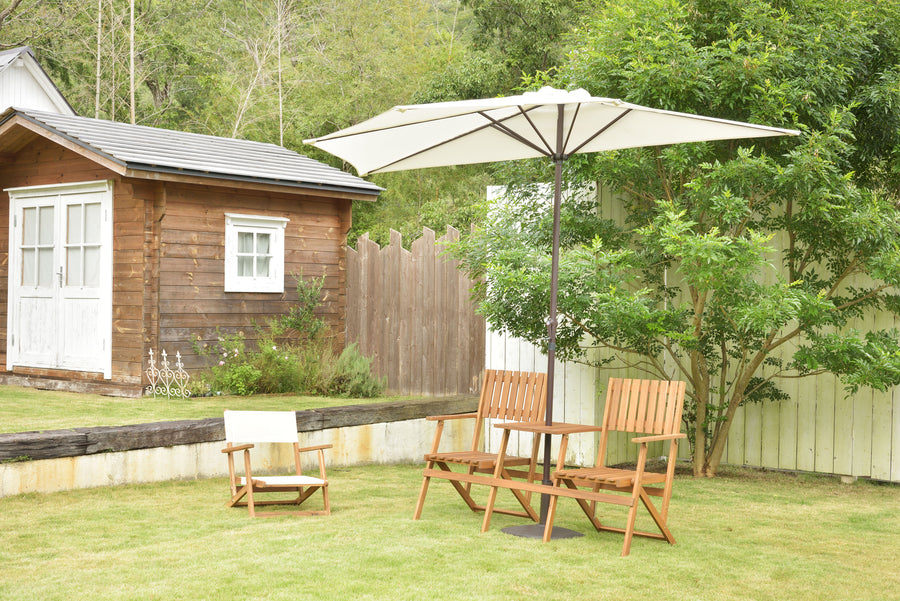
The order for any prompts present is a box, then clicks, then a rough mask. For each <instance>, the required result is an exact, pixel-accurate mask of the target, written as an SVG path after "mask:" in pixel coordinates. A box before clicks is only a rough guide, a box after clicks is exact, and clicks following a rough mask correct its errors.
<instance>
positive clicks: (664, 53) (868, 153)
mask: <svg viewBox="0 0 900 601" xmlns="http://www.w3.org/2000/svg"><path fill="white" fill-rule="evenodd" d="M898 9H900V6H898V3H897V2H895V1H891V2H882V3H871V2H865V1H863V0H859V1H853V2H849V3H844V4H842V5H841V6H840V7H838V6H836V5H833V4H831V3H829V2H825V1H824V0H823V1H820V0H791V1H785V2H774V1H773V2H768V1H766V0H748V1H747V2H743V3H731V2H728V1H726V0H696V1H694V2H679V1H675V0H648V1H647V2H642V3H634V2H625V1H620V0H611V1H610V2H608V3H604V4H603V5H602V6H599V7H598V8H597V12H596V13H595V14H594V15H593V16H592V17H591V18H590V20H589V23H588V24H587V26H586V27H584V28H583V29H582V30H580V32H579V33H578V34H577V35H576V36H575V38H574V50H573V52H572V53H571V54H570V59H569V61H568V62H567V63H566V64H565V65H564V66H563V68H562V69H561V73H560V76H559V78H558V80H557V83H558V84H559V85H562V86H570V87H585V88H586V89H588V90H590V91H591V92H593V93H594V94H595V95H599V96H613V97H622V98H623V99H625V100H629V101H633V102H637V103H640V104H646V105H650V106H656V107H659V108H665V109H674V110H681V111H685V112H694V113H700V114H707V115H712V116H718V117H726V118H732V119H739V120H747V121H752V122H758V123H765V124H769V125H786V126H795V127H799V128H801V129H802V130H803V134H802V135H801V136H799V137H798V138H795V139H789V138H773V139H768V140H763V141H754V144H753V146H742V145H741V144H740V142H734V141H732V142H721V143H706V144H692V145H679V146H672V147H667V148H644V149H635V150H629V151H620V152H614V153H604V154H598V155H590V156H585V155H578V156H575V157H572V158H571V159H570V160H569V161H568V162H567V163H568V165H567V178H568V181H570V182H572V183H573V184H574V185H575V186H576V187H582V188H584V187H586V186H589V185H591V184H594V183H599V184H602V185H603V186H608V187H610V188H611V189H613V190H615V191H616V192H617V193H619V194H621V196H622V202H623V203H624V206H625V208H626V210H627V215H628V217H627V219H626V220H625V222H624V223H623V222H621V221H618V222H617V221H614V220H611V219H604V218H601V217H600V213H599V212H598V210H597V205H596V199H587V200H585V199H584V198H580V199H579V198H575V197H573V198H572V199H569V200H568V201H566V202H565V203H564V207H565V208H564V215H563V225H562V231H563V234H564V236H563V253H562V258H561V267H560V298H559V307H560V313H561V321H560V326H559V330H558V333H557V344H558V348H557V353H558V355H560V356H561V357H562V358H568V359H574V360H580V361H585V362H589V363H593V364H596V365H628V366H632V367H634V368H636V369H640V370H642V371H644V372H646V373H648V374H652V375H653V376H654V377H659V378H664V379H675V378H677V379H685V380H687V381H688V383H689V385H690V386H689V388H690V393H689V396H690V398H689V401H688V404H687V406H686V410H685V419H686V421H687V422H688V434H689V438H690V441H691V443H692V446H693V450H692V452H693V467H694V473H695V475H704V476H714V475H715V474H716V471H717V469H718V466H719V463H720V461H721V458H722V453H723V450H724V446H725V441H726V439H727V436H728V432H729V428H730V426H731V423H732V419H733V417H734V415H735V412H736V411H737V409H738V407H740V406H741V405H742V404H745V403H750V402H765V401H777V400H779V399H782V398H785V393H784V392H783V391H782V390H781V389H780V388H779V383H780V382H782V381H783V379H784V378H796V377H805V376H813V375H816V374H820V373H823V372H826V371H829V372H833V373H835V374H836V375H838V376H839V377H840V378H841V379H842V381H843V382H844V383H845V385H846V387H847V390H848V392H851V393H852V392H853V391H855V390H856V389H857V388H858V387H860V386H871V387H874V388H876V389H880V390H884V389H887V388H889V387H891V386H894V385H896V384H898V383H900V346H898V335H897V332H896V331H894V330H887V329H886V330H873V331H866V332H858V331H856V330H855V329H854V328H853V327H852V326H853V320H854V319H855V318H858V317H860V316H862V315H865V314H867V313H870V312H873V311H885V312H888V313H890V314H893V315H896V314H897V313H898V312H900V302H898V301H900V296H898V295H897V289H898V287H900V245H898V243H897V241H898V240H900V215H898V210H897V207H898V206H900V203H898V200H900V198H898V186H897V181H898V180H897V175H898V173H900V128H898V127H897V123H898V121H897V120H898V119H900V85H898V83H900V70H898V69H897V66H896V65H898V64H900V60H898V59H900V43H898V40H900V37H898V34H900V27H898V24H897V22H896V19H894V18H891V17H890V15H896V14H898V12H897V11H898ZM543 168H544V166H543V165H537V166H536V165H532V164H526V165H523V166H515V167H510V169H511V171H512V173H511V175H510V181H511V182H514V181H516V178H518V180H519V181H534V178H535V177H539V175H536V172H535V170H536V169H543ZM538 173H539V174H540V175H546V173H541V172H538ZM515 190H516V192H515V194H516V195H517V199H516V200H517V202H510V203H508V204H507V205H505V207H502V208H499V209H498V210H497V214H496V217H495V221H496V222H495V223H493V224H492V225H491V226H490V228H486V229H484V230H483V231H480V232H476V233H475V234H473V235H472V236H470V237H469V238H467V239H464V240H463V241H462V242H461V243H460V244H459V246H458V247H457V248H456V249H455V252H456V254H457V255H458V256H459V257H460V258H461V259H462V261H463V263H464V265H465V266H466V268H467V269H468V270H469V271H470V273H471V274H472V275H475V276H484V277H485V281H486V282H488V284H485V285H483V286H481V287H480V288H479V290H478V291H477V294H478V296H479V298H480V300H481V302H482V305H481V306H482V311H483V313H484V314H485V316H486V318H487V319H488V321H489V322H490V323H491V324H492V325H494V326H495V327H500V328H502V329H504V330H507V331H509V332H510V333H512V334H514V335H517V336H521V337H524V338H526V339H528V340H531V341H533V342H537V343H541V342H543V343H544V344H545V345H546V341H545V336H546V333H545V332H546V328H545V325H544V320H545V318H546V307H547V305H548V287H549V282H548V279H549V278H548V275H547V273H548V271H549V269H548V267H547V266H548V265H549V256H548V254H549V245H550V240H549V227H548V225H547V221H548V220H549V216H548V215H547V212H548V211H547V209H546V207H545V206H543V205H542V204H541V203H540V201H538V200H537V193H536V191H535V189H534V186H527V185H525V186H520V187H518V188H515ZM591 349H601V350H602V351H603V352H602V353H599V354H598V352H595V351H593V350H591Z"/></svg>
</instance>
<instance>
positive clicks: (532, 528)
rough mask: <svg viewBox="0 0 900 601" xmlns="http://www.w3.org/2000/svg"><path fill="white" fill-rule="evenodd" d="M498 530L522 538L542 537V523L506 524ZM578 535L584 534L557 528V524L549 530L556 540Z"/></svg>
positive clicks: (551, 536)
mask: <svg viewBox="0 0 900 601" xmlns="http://www.w3.org/2000/svg"><path fill="white" fill-rule="evenodd" d="M500 532H503V533H504V534H511V535H513V536H520V537H522V538H537V539H543V538H544V524H525V525H523V526H507V527H506V528H503V529H502V530H501V531H500ZM579 536H584V535H583V534H582V533H581V532H575V531H574V530H569V529H568V528H559V527H558V526H554V527H553V530H551V532H550V539H551V540H557V539H562V538H578V537H579Z"/></svg>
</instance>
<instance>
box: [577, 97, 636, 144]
mask: <svg viewBox="0 0 900 601" xmlns="http://www.w3.org/2000/svg"><path fill="white" fill-rule="evenodd" d="M631 111H632V109H630V108H628V109H625V110H624V111H623V112H622V113H621V114H620V115H618V116H617V117H616V118H615V119H613V120H612V121H610V122H609V123H607V124H606V125H604V126H603V127H601V128H600V129H598V130H597V131H596V132H594V133H593V134H592V135H591V136H590V137H589V138H588V139H586V140H585V141H584V142H582V143H581V144H579V145H578V146H577V147H575V148H573V149H572V151H571V152H569V153H568V154H569V155H573V154H575V153H576V152H578V151H579V150H581V149H582V148H584V147H585V146H587V145H588V144H590V143H591V142H592V141H594V139H595V138H597V137H598V136H601V135H603V132H605V131H606V130H608V129H609V128H610V127H612V126H613V125H615V124H616V123H618V121H619V119H621V118H622V117H624V116H625V115H627V114H628V113H630V112H631ZM574 123H575V121H574V119H573V121H572V124H573V128H574ZM570 133H571V130H570Z"/></svg>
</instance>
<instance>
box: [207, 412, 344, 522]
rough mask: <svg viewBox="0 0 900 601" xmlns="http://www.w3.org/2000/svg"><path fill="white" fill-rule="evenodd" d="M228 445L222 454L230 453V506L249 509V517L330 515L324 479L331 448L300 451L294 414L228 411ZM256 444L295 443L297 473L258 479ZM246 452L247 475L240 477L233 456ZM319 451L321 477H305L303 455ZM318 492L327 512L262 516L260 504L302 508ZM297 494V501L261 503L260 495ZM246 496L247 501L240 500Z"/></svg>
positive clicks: (226, 425) (323, 446)
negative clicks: (254, 470)
mask: <svg viewBox="0 0 900 601" xmlns="http://www.w3.org/2000/svg"><path fill="white" fill-rule="evenodd" d="M225 443H226V445H227V446H226V447H225V448H224V449H222V452H223V453H227V454H228V475H229V477H230V478H231V500H230V501H228V503H226V505H227V506H228V507H247V509H248V511H249V512H250V517H273V516H280V515H329V514H331V505H330V504H329V502H328V479H327V478H326V476H325V453H324V451H325V449H328V448H331V445H330V444H329V445H318V446H313V447H305V448H300V444H299V442H298V439H297V416H296V414H295V412H293V411H227V410H226V411H225ZM256 443H291V444H293V455H294V472H295V473H294V474H292V475H287V476H257V475H254V474H253V473H252V471H251V468H250V449H252V448H253V447H254V446H255V444H256ZM238 451H243V452H244V476H243V477H238V475H237V473H236V472H235V467H234V454H235V453H237V452H238ZM308 451H309V452H311V451H316V452H317V453H318V459H319V477H318V478H315V477H312V476H304V475H303V474H302V473H301V470H300V453H303V452H308ZM317 490H321V491H322V496H323V497H324V501H325V509H324V511H278V512H267V513H260V512H257V511H256V507H257V506H258V505H300V504H301V503H303V502H304V501H306V499H308V498H309V497H310V496H311V495H312V494H313V493H314V492H316V491H317ZM285 492H288V493H297V496H296V498H290V499H279V500H266V501H260V500H257V499H256V498H255V496H254V495H256V494H259V493H285ZM245 496H246V497H247V500H246V501H241V499H242V498H244V497H245Z"/></svg>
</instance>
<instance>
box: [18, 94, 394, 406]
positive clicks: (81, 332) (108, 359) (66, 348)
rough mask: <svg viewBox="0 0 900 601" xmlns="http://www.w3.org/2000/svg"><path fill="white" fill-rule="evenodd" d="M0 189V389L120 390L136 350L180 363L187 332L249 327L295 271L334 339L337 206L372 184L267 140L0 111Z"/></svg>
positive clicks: (286, 293)
mask: <svg viewBox="0 0 900 601" xmlns="http://www.w3.org/2000/svg"><path fill="white" fill-rule="evenodd" d="M0 190H2V192H0V195H2V196H0V258H2V263H0V382H8V383H17V384H32V385H39V386H47V387H55V388H63V389H71V390H93V391H99V392H104V393H108V394H122V395H129V396H131V395H137V394H140V391H141V389H142V387H143V385H144V384H145V379H146V376H145V375H144V370H145V369H146V361H147V357H148V352H149V351H150V350H153V351H154V352H155V353H157V354H158V353H159V352H160V351H161V350H166V351H167V352H168V353H169V354H171V355H174V354H175V352H176V351H178V352H180V353H181V354H182V355H184V356H185V364H186V366H187V367H188V368H189V369H190V368H192V367H196V366H197V365H198V358H197V357H195V356H193V354H192V338H193V337H195V336H197V337H200V338H201V339H204V340H211V339H214V338H215V331H216V328H221V329H222V331H225V332H236V331H240V330H243V331H245V333H247V334H248V335H249V334H251V333H252V329H251V328H252V323H253V322H254V321H256V322H260V321H261V320H262V319H263V318H264V317H265V316H269V315H274V314H281V313H285V312H286V311H287V310H288V309H289V307H290V305H291V302H292V300H294V299H295V298H296V279H295V276H296V275H299V274H300V273H302V274H303V275H304V276H320V275H323V274H324V275H325V278H326V279H325V293H326V294H325V302H324V304H323V313H322V316H323V317H324V318H325V319H326V320H327V321H328V322H329V323H331V324H332V325H333V326H335V332H340V334H339V336H343V322H344V309H345V304H346V278H345V251H346V246H345V243H346V234H347V231H348V229H349V228H350V223H351V201H352V200H356V199H359V200H375V199H376V198H377V196H378V194H379V192H380V191H381V189H380V188H379V187H377V186H375V185H374V184H371V183H369V182H366V181H365V180H362V179H360V178H358V177H355V176H353V175H350V174H347V173H344V172H342V171H340V170H338V169H334V168H332V167H329V166H327V165H324V164H322V163H320V162H317V161H314V160H312V159H310V158H308V157H305V156H303V155H300V154H297V153H295V152H292V151H290V150H287V149H285V148H282V147H280V146H275V145H272V144H263V143H258V142H251V141H247V140H236V139H229V138H218V137H213V136H205V135H199V134H191V133H184V132H177V131H169V130H162V129H156V128H151V127H143V126H135V125H129V124H123V123H116V122H112V121H103V120H97V119H89V118H84V117H78V116H73V115H66V114H57V113H52V112H42V111H37V110H30V109H15V108H11V109H7V110H6V111H4V112H3V113H2V114H0ZM340 342H341V341H340V340H339V341H338V343H340Z"/></svg>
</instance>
